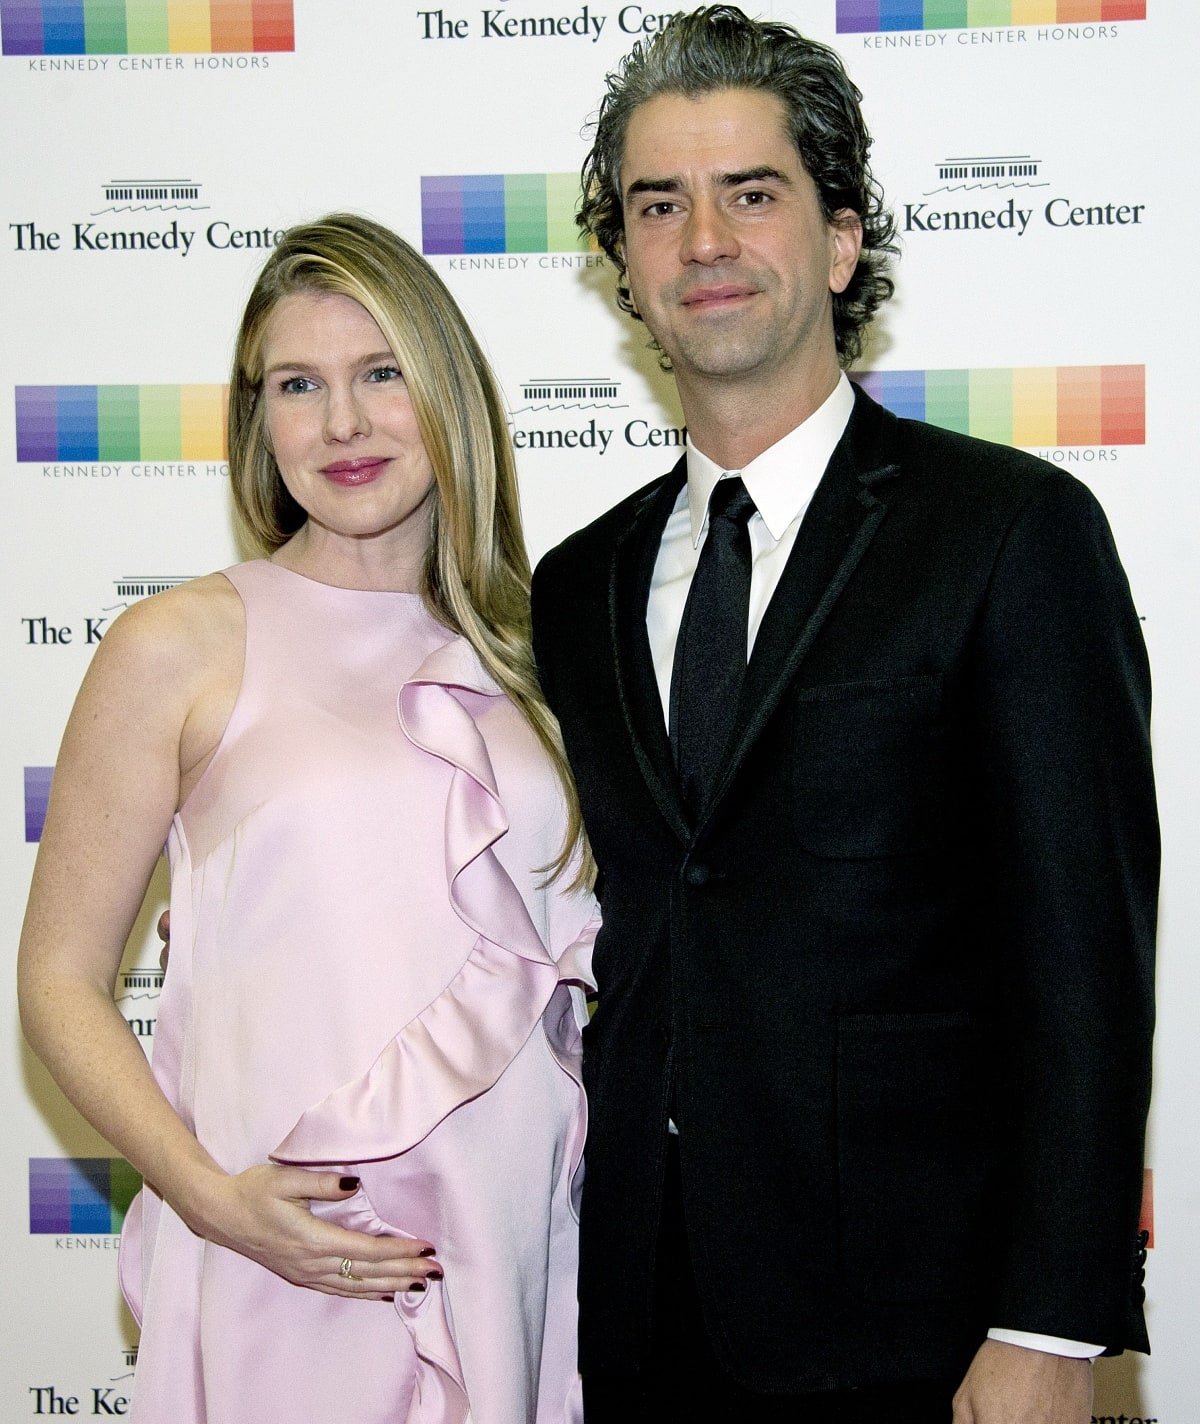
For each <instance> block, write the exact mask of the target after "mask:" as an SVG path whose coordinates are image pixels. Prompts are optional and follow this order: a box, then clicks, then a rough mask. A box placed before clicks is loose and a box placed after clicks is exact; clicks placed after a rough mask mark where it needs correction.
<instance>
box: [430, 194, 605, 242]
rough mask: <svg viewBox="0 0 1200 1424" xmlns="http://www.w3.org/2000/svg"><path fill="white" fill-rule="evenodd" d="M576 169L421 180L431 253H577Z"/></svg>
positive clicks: (582, 238) (580, 238)
mask: <svg viewBox="0 0 1200 1424" xmlns="http://www.w3.org/2000/svg"><path fill="white" fill-rule="evenodd" d="M578 201H579V175H578V174H577V173H476V174H469V175H462V174H458V175H450V176H445V177H434V178H422V179H421V245H422V250H423V251H424V252H425V253H426V254H427V255H430V256H432V255H439V254H440V255H445V254H461V253H467V252H575V251H578V250H579V249H580V248H582V247H585V246H586V245H587V239H586V238H585V237H583V236H582V235H581V234H580V232H579V229H578V228H577V227H576V226H575V205H576V203H577V202H578Z"/></svg>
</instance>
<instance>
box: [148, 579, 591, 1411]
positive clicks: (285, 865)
mask: <svg viewBox="0 0 1200 1424" xmlns="http://www.w3.org/2000/svg"><path fill="white" fill-rule="evenodd" d="M228 577H229V578H230V580H231V581H232V582H233V583H234V585H235V587H236V588H237V589H238V591H239V593H240V594H241V596H242V599H243V602H244V603H245V605H246V610H247V640H246V669H245V674H244V679H243V686H242V691H241V693H240V694H239V698H238V702H237V706H236V707H235V709H234V713H233V716H232V718H231V721H230V724H229V728H228V729H227V731H226V734H225V737H224V739H223V740H222V744H221V747H220V748H219V750H218V753H217V756H216V758H215V759H214V761H213V763H212V764H211V766H210V767H209V769H208V770H207V772H206V773H205V775H204V777H203V779H202V780H201V782H200V784H199V785H198V786H197V788H196V790H195V791H194V792H193V794H192V796H191V797H190V798H189V800H188V802H187V804H186V805H185V806H184V807H183V809H182V811H181V812H180V814H179V816H178V817H177V818H176V820H175V824H174V826H173V828H172V832H171V838H170V842H169V846H168V852H169V856H170V860H171V868H172V891H171V914H172V948H171V964H170V969H169V972H168V974H167V982H166V985H165V987H164V991H163V996H162V999H161V1001H160V1007H159V1020H158V1027H157V1031H156V1044H155V1052H154V1071H155V1074H156V1076H157V1078H158V1080H159V1082H160V1083H161V1084H162V1086H163V1089H164V1091H165V1092H166V1093H167V1094H168V1096H169V1097H170V1099H171V1101H172V1102H173V1103H174V1105H175V1106H176V1108H177V1110H178V1111H179V1112H180V1114H181V1116H183V1118H184V1120H185V1121H187V1122H189V1124H191V1125H193V1127H194V1129H195V1131H196V1133H197V1136H198V1137H199V1138H200V1140H201V1141H202V1142H203V1143H204V1144H205V1146H206V1147H207V1148H208V1150H209V1151H210V1152H211V1153H212V1154H213V1156H214V1157H215V1158H216V1160H217V1161H218V1162H220V1163H221V1165H222V1166H223V1167H225V1168H227V1169H228V1170H229V1171H239V1170H241V1169H242V1168H244V1167H246V1166H249V1165H251V1164H252V1163H257V1162H263V1161H266V1160H268V1158H273V1159H274V1160H276V1161H279V1162H289V1163H295V1164H299V1165H302V1166H312V1167H318V1166H319V1167H328V1168H331V1169H333V1170H341V1171H349V1172H352V1173H354V1174H355V1175H357V1176H358V1177H359V1178H360V1179H361V1183H362V1186H361V1190H360V1191H359V1192H357V1193H356V1194H355V1195H354V1197H352V1198H351V1199H350V1200H349V1201H347V1202H344V1203H337V1204H329V1203H322V1204H319V1205H318V1206H317V1210H318V1211H319V1212H320V1214H321V1215H323V1216H326V1217H328V1218H329V1219H331V1220H335V1221H337V1222H338V1223H339V1224H342V1225H345V1226H348V1227H351V1228H353V1229H355V1230H362V1231H368V1232H371V1233H379V1234H396V1235H410V1236H422V1237H424V1238H426V1239H427V1240H430V1241H432V1242H434V1243H435V1244H436V1246H437V1250H438V1258H439V1261H440V1262H441V1263H442V1265H443V1267H444V1269H445V1280H444V1281H443V1282H442V1283H440V1284H434V1285H432V1286H431V1287H430V1289H429V1290H428V1291H427V1292H426V1293H424V1294H419V1293H416V1292H410V1293H409V1294H408V1295H407V1296H405V1297H402V1298H397V1300H396V1302H395V1304H394V1305H392V1304H386V1303H375V1302H357V1301H346V1300H342V1299H340V1298H337V1297H331V1296H325V1295H322V1294H320V1293H319V1292H315V1291H309V1290H305V1289H303V1288H301V1287H295V1286H291V1285H289V1284H288V1283H287V1282H285V1281H283V1280H282V1279H281V1278H279V1277H277V1276H275V1275H273V1274H272V1273H270V1272H269V1271H266V1270H264V1269H262V1268H261V1267H258V1266H256V1265H255V1264H254V1263H253V1262H251V1261H249V1260H247V1259H246V1258H244V1257H242V1256H239V1255H237V1254H236V1253H234V1252H230V1251H227V1250H224V1249H223V1248H221V1247H217V1246H213V1245H212V1244H210V1243H207V1242H204V1241H201V1240H199V1239H198V1238H196V1237H195V1236H193V1235H192V1234H191V1233H190V1232H189V1231H188V1230H187V1228H186V1227H185V1226H184V1225H183V1223H182V1222H181V1221H180V1220H179V1218H178V1217H177V1216H176V1215H175V1213H174V1212H173V1211H171V1209H170V1208H169V1207H167V1206H165V1205H164V1204H163V1203H162V1202H161V1201H160V1199H159V1198H158V1197H156V1196H155V1195H154V1194H153V1193H151V1192H148V1191H147V1192H143V1193H142V1194H141V1196H140V1197H139V1199H138V1202H137V1203H136V1204H135V1207H134V1210H133V1211H131V1213H130V1216H129V1218H128V1219H127V1222H126V1229H125V1234H124V1238H123V1240H122V1251H121V1275H122V1285H123V1288H124V1289H125V1292H126V1296H127V1298H128V1299H129V1302H130V1305H131V1308H132V1309H133V1310H134V1312H135V1314H136V1315H138V1316H139V1318H140V1319H141V1320H142V1325H143V1333H142V1345H141V1350H140V1353H139V1360H138V1369H137V1380H136V1388H135V1394H134V1416H133V1417H134V1419H135V1420H143V1421H147V1424H149V1421H161V1420H165V1419H170V1420H171V1421H172V1424H189V1421H208V1424H225V1421H229V1424H234V1421H237V1424H242V1421H246V1420H255V1421H264V1424H265V1422H266V1421H272V1420H279V1421H281V1424H282V1421H287V1424H304V1421H308V1420H310V1419H311V1420H312V1421H314V1424H315V1421H317V1420H318V1419H319V1420H321V1421H327V1420H328V1419H330V1418H334V1417H336V1418H341V1419H344V1420H348V1421H353V1424H375V1422H376V1421H379V1424H382V1421H385V1420H387V1421H407V1424H578V1421H579V1419H580V1402H579V1385H578V1377H577V1375H576V1372H575V1269H576V1217H575V1202H574V1198H573V1188H574V1186H575V1184H576V1181H577V1176H578V1169H579V1165H580V1158H581V1155H582V1150H583V1138H584V1131H585V1110H584V1104H583V1095H582V1089H581V1087H580V1084H579V1073H578V1057H579V1028H580V1025H581V1023H582V1022H583V1021H584V1005H583V998H582V990H581V988H580V986H581V985H583V984H586V983H588V982H590V980H589V967H588V961H589V958H590V949H591V942H592V939H593V938H594V934H595V929H596V923H597V922H596V919H595V914H594V905H593V903H592V901H591V899H590V897H587V896H583V895H566V894H563V893H561V892H560V891H555V890H554V889H553V888H551V889H550V890H543V889H540V888H539V881H540V879H541V877H540V876H539V875H538V874H537V873H536V872H537V869H538V868H539V867H541V866H544V865H545V864H546V863H547V861H548V860H549V859H551V857H552V856H553V855H554V853H555V852H556V850H557V848H558V846H559V844H560V843H561V836H562V825H563V811H562V797H561V793H560V792H559V790H558V787H557V784H556V781H555V779H554V776H553V773H552V771H551V769H550V767H549V765H548V763H547V761H546V758H545V756H544V755H543V754H542V752H541V750H540V748H539V746H538V744H537V742H536V739H535V738H534V737H533V735H532V733H531V732H530V731H529V729H528V727H527V726H526V724H525V723H524V721H523V719H522V718H521V717H520V715H519V714H518V713H517V712H516V709H515V708H514V707H513V706H512V704H511V703H510V702H509V701H508V700H507V699H506V698H504V697H503V696H501V695H500V693H499V691H498V689H497V688H496V686H495V684H494V683H493V682H492V681H491V680H490V679H489V678H488V677H487V676H486V674H485V673H484V672H483V670H482V668H481V666H480V664H479V662H478V659H477V658H476V656H475V654H474V652H473V651H472V650H471V648H470V647H469V645H467V644H466V643H465V641H463V640H462V639H460V638H457V637H454V636H453V635H451V634H450V633H449V632H448V631H447V630H446V629H445V628H443V627H441V626H440V625H439V624H438V623H437V622H436V621H435V620H434V619H433V618H432V617H431V616H430V615H429V614H428V613H427V612H426V610H425V609H424V606H423V605H422V604H421V602H420V600H419V598H417V597H415V596H413V595H407V594H389V593H363V592H357V591H351V590H343V589H334V588H329V587H327V586H325V585H321V584H316V583H313V582H312V581H311V580H308V579H304V578H301V577H300V576H299V575H296V574H292V573H290V572H288V571H287V570H283V569H280V568H278V567H277V566H276V565H273V564H269V563H266V562H257V563H253V564H247V565H241V566H239V567H237V568H235V569H233V570H230V571H229V572H228Z"/></svg>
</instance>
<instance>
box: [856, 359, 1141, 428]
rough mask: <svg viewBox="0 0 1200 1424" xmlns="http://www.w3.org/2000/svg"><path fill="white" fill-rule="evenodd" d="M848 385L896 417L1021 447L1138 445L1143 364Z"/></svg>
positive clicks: (898, 376) (865, 379) (900, 376)
mask: <svg viewBox="0 0 1200 1424" xmlns="http://www.w3.org/2000/svg"><path fill="white" fill-rule="evenodd" d="M854 380H855V381H856V382H857V383H858V384H859V385H860V386H861V387H862V388H863V390H864V391H866V393H867V394H868V395H869V396H872V397H874V399H875V400H877V401H878V402H879V403H880V405H883V406H886V407H887V408H888V410H890V411H892V412H893V414H895V415H901V416H907V417H908V418H909V419H912V420H927V421H928V422H929V423H930V424H931V425H940V426H942V427H943V428H944V429H946V430H957V431H959V432H960V433H961V434H963V435H976V436H978V437H979V438H980V439H983V440H996V441H999V442H1000V443H1001V444H1004V445H1019V446H1022V447H1025V448H1033V447H1035V446H1045V445H1144V444H1145V441H1146V368H1145V367H1144V366H1026V367H1014V368H1012V369H1004V368H997V369H991V368H989V369H984V370H975V371H862V372H855V374H854Z"/></svg>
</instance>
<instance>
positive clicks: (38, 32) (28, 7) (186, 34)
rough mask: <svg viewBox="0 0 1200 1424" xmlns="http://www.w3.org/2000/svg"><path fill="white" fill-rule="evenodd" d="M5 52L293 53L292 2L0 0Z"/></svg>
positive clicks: (274, 0)
mask: <svg viewBox="0 0 1200 1424" xmlns="http://www.w3.org/2000/svg"><path fill="white" fill-rule="evenodd" d="M0 36H2V40H3V49H4V53H5V54H227V53H234V52H236V53H245V52H247V51H267V50H292V49H295V47H296V45H295V24H294V20H293V15H292V0H0Z"/></svg>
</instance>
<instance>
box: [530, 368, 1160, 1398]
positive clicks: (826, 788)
mask: <svg viewBox="0 0 1200 1424" xmlns="http://www.w3.org/2000/svg"><path fill="white" fill-rule="evenodd" d="M683 480H684V466H683V463H682V462H680V464H679V465H678V466H677V467H676V469H675V470H674V471H673V472H672V473H671V474H670V475H668V476H667V477H666V478H665V479H663V480H661V481H657V482H656V483H655V484H653V485H651V486H649V487H647V488H646V489H645V490H642V491H640V492H639V493H637V494H635V495H633V496H631V497H630V498H629V499H627V500H625V501H624V502H622V503H621V504H620V505H618V506H617V507H616V508H615V509H613V510H611V511H610V512H609V513H608V514H606V515H604V516H603V517H602V518H600V519H599V520H597V521H596V522H595V523H594V524H592V525H590V526H589V527H588V528H586V529H584V530H582V531H581V532H579V533H578V534H575V535H573V536H572V537H571V538H570V539H568V540H567V541H566V542H565V543H564V544H562V545H560V546H559V548H558V549H556V550H554V551H552V552H551V553H550V554H548V555H547V556H546V558H545V559H544V560H543V561H542V563H541V564H540V566H539V568H538V571H537V574H536V576H535V580H534V642H535V651H536V654H537V659H538V667H539V671H540V674H541V676H542V680H543V683H544V686H545V689H546V694H547V697H548V698H549V701H550V704H551V706H552V708H553V710H554V711H555V713H556V714H557V716H558V718H559V720H560V722H561V724H562V728H563V735H564V738H565V741H566V746H567V751H568V754H569V756H570V759H571V763H572V766H573V768H574V771H575V775H576V779H577V782H578V786H579V791H580V796H581V799H582V803H583V810H584V816H585V820H586V824H587V829H588V833H589V836H590V837H591V841H592V845H593V848H594V850H595V853H596V857H597V861H598V864H599V867H600V873H601V877H602V881H601V901H602V909H603V914H604V927H603V930H602V931H601V934H600V937H599V939H598V941H597V944H596V952H595V961H594V962H595V971H596V975H597V979H598V982H599V1006H598V1009H597V1012H596V1014H595V1017H594V1019H593V1021H592V1023H591V1025H590V1026H589V1027H588V1029H587V1030H586V1031H585V1034H584V1042H585V1048H584V1075H585V1085H586V1088H587V1092H588V1099H589V1118H590V1122H589V1139H588V1146H587V1173H586V1181H585V1185H584V1194H583V1207H582V1262H581V1275H580V1307H581V1323H580V1331H581V1335H580V1344H581V1357H580V1358H581V1368H582V1370H583V1371H584V1373H585V1376H586V1375H587V1374H588V1373H589V1372H605V1371H618V1372H619V1371H622V1370H627V1369H628V1368H630V1366H631V1364H632V1365H633V1366H635V1367H636V1366H637V1365H638V1363H639V1362H642V1361H644V1359H645V1356H646V1353H647V1349H648V1345H647V1341H648V1329H647V1324H648V1320H649V1315H650V1305H651V1291H652V1288H653V1279H654V1270H653V1254H654V1242H655V1233H656V1228H657V1223H658V1208H659V1201H660V1192H661V1183H662V1172H663V1161H664V1151H665V1144H666V1116H667V1102H668V1093H669V1091H670V1086H671V1082H672V1079H673V1080H674V1085H675V1094H676V1110H677V1113H678V1119H679V1123H680V1127H681V1138H680V1151H681V1167H682V1189H683V1197H684V1201H685V1204H686V1218H687V1230H688V1241H689V1247H690V1254H691V1259H692V1261H693V1264H694V1266H695V1269H696V1274H697V1279H698V1284H699V1290H700V1295H701V1303H702V1306H703V1311H704V1319H705V1323H706V1325H707V1329H708V1333H709V1336H710V1338H711V1341H712V1344H713V1348H714V1350H715V1351H716V1354H717V1356H718V1358H719V1359H720V1360H721V1361H722V1363H723V1364H724V1365H725V1367H726V1368H727V1369H728V1371H729V1373H730V1375H731V1376H732V1377H733V1378H735V1379H736V1380H738V1381H739V1382H740V1383H742V1384H743V1385H745V1386H747V1387H748V1388H752V1389H756V1390H759V1391H762V1392H765V1393H789V1392H791V1393H801V1392H805V1391H810V1390H832V1389H838V1388H843V1387H846V1386H857V1385H862V1384H869V1383H872V1382H877V1381H892V1380H907V1379H923V1378H942V1377H946V1376H949V1375H951V1374H954V1373H955V1372H957V1371H960V1370H961V1369H963V1368H965V1365H966V1363H967V1362H968V1361H969V1359H970V1356H971V1354H972V1353H973V1352H974V1350H975V1348H976V1347H977V1346H978V1343H979V1341H980V1340H981V1339H982V1337H983V1335H984V1333H985V1331H986V1329H987V1328H988V1327H989V1326H993V1325H995V1326H1006V1327H1010V1328H1013V1329H1020V1330H1026V1331H1035V1332H1041V1333H1045V1334H1051V1335H1058V1336H1062V1337H1068V1338H1074V1339H1082V1340H1094V1341H1097V1342H1103V1343H1104V1344H1105V1345H1107V1346H1109V1347H1110V1348H1113V1349H1119V1348H1123V1347H1132V1348H1145V1347H1146V1338H1145V1331H1144V1325H1143V1321H1142V1315H1141V1303H1140V1302H1141V1292H1140V1288H1139V1271H1138V1264H1139V1263H1138V1243H1137V1240H1136V1236H1135V1232H1136V1225H1137V1217H1138V1206H1139V1201H1140V1195H1141V1143H1142V1135H1143V1130H1144V1121H1145V1112H1146V1107H1147V1100H1148V1094H1149V1036H1150V1029H1151V1020H1152V1008H1151V983H1152V958H1153V942H1154V922H1155V903H1156V884H1157V868H1158V840H1157V823H1156V817H1155V808H1154V797H1153V788H1152V782H1151V775H1150V751H1149V733H1148V717H1149V680H1148V672H1147V667H1146V659H1145V651H1144V648H1143V644H1142V639H1141V634H1140V628H1139V624H1138V620H1137V617H1136V615H1135V614H1134V612H1133V609H1132V607H1131V603H1130V598H1129V591H1128V587H1127V584H1126V581H1125V578H1124V575H1123V573H1122V571H1121V567H1120V564H1119V562H1118V560H1117V556H1116V552H1115V550H1114V548H1113V545H1112V540H1111V536H1110V534H1109V531H1108V527H1107V524H1106V523H1105V520H1104V517H1103V514H1102V513H1101V511H1100V509H1099V507H1098V505H1097V504H1096V502H1095V500H1094V499H1093V498H1092V496H1091V495H1090V493H1089V492H1088V491H1087V490H1086V489H1085V488H1084V487H1083V486H1082V485H1080V484H1079V483H1078V482H1076V481H1074V480H1072V479H1070V478H1069V477H1067V476H1065V475H1063V474H1062V473H1060V472H1058V471H1056V470H1054V469H1053V468H1052V467H1050V466H1048V465H1046V464H1044V463H1043V462H1040V461H1037V460H1034V459H1032V458H1031V457H1028V456H1025V455H1023V454H1021V453H1019V452H1016V451H1012V450H1008V449H1005V448H1003V447H999V446H993V445H988V444H984V443H982V442H979V441H975V440H970V439H968V438H965V437H961V436H956V435H953V434H950V433H947V432H945V431H941V430H937V429H935V428H933V427H930V426H926V425H922V424H920V423H916V422H911V421H903V420H897V419H896V418H895V417H893V416H891V415H890V414H889V413H887V412H885V411H883V410H881V409H880V408H879V407H878V406H877V405H875V404H874V403H873V402H872V401H870V400H869V399H868V398H867V397H866V396H864V395H863V394H862V393H861V392H860V393H858V394H857V395H856V404H855V411H854V414H853V416H852V418H851V422H850V425H849V427H848V428H847V431H846V433H845V435H844V436H843V439H842V441H841V443H840V444H839V446H838V448H837V450H836V451H835V452H834V455H833V458H832V460H831V461H830V465H829V468H828V469H827V470H826V472H825V474H824V477H823V478H822V480H821V482H820V485H819V486H818V489H817V491H816V494H815V496H814V498H813V501H812V503H811V505H810V507H809V509H808V512H807V514H806V515H805V517H804V520H803V522H802V525H801V529H800V532H799V535H798V537H797V540H796V545H795V548H794V550H793V553H792V556H791V558H790V560H789V562H788V566H787V568H786V570H785V572H784V574H783V577H782V580H781V582H780V584H779V586H778V588H777V590H776V592H775V594H774V597H773V598H772V600H771V604H770V606H769V608H768V610H767V613H766V616H765V619H764V621H763V624H762V626H761V628H760V631H759V633H758V637H757V640H756V643H755V647H754V651H753V654H752V657H751V659H750V664H749V667H748V669H747V674H746V680H745V683H744V685H743V689H742V697H741V704H740V708H739V714H738V723H737V728H736V730H735V734H734V739H733V743H732V745H731V753H730V755H729V757H728V759H727V764H726V766H725V769H724V774H723V778H722V780H721V782H720V784H719V786H718V788H717V790H716V792H715V794H714V796H713V797H712V799H711V801H710V803H709V806H708V808H707V810H706V811H705V813H704V815H703V817H702V820H701V822H700V824H698V825H694V826H693V825H689V823H688V821H687V819H686V816H685V813H684V811H683V808H682V805H681V803H680V798H679V793H678V788H677V786H676V785H675V780H674V773H673V769H672V764H671V754H670V748H669V744H668V740H667V733H666V728H665V726H664V725H663V717H662V711H661V703H660V700H659V694H658V689H657V686H656V683H655V678H654V671H653V667H652V665H651V660H650V653H649V645H648V641H647V636H646V629H645V613H646V600H647V595H648V590H649V582H650V577H651V573H652V571H653V566H654V560H655V556H656V553H657V550H658V546H659V542H660V538H661V534H662V530H663V527H664V524H665V522H666V519H667V516H668V514H669V512H670V510H671V508H672V506H673V505H674V502H675V499H676V496H677V494H678V492H679V490H680V488H681V485H682V483H683ZM731 1250H736V1252H737V1261H738V1268H737V1271H736V1273H731V1271H730V1269H729V1257H730V1252H731Z"/></svg>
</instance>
